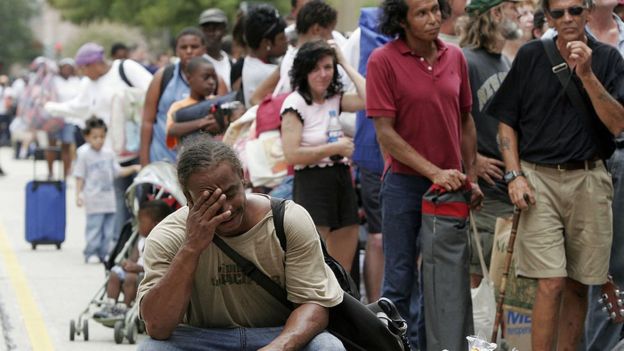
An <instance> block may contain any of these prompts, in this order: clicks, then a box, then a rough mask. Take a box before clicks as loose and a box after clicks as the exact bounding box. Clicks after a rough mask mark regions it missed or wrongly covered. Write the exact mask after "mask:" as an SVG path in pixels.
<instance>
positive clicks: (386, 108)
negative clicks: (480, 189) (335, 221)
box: [366, 39, 472, 175]
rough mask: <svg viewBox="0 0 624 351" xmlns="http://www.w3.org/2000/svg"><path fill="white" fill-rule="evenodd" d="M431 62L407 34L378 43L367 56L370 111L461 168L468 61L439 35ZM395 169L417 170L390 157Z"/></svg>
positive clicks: (440, 162) (423, 150)
mask: <svg viewBox="0 0 624 351" xmlns="http://www.w3.org/2000/svg"><path fill="white" fill-rule="evenodd" d="M436 45H437V46H438V56H437V58H436V62H435V63H434V64H433V65H429V63H427V61H426V60H425V59H423V58H422V57H419V56H417V55H416V54H414V53H412V51H411V50H410V48H409V47H408V46H407V43H406V42H405V40H403V39H396V40H393V41H391V42H389V43H388V44H386V45H384V46H382V47H380V48H377V49H376V50H375V51H374V52H373V53H372V54H371V56H370V59H369V61H368V68H367V76H366V113H367V116H369V117H372V118H379V117H390V118H394V119H395V123H394V129H395V130H396V131H397V133H398V134H399V135H400V136H401V137H402V138H403V139H404V140H405V141H407V143H409V144H410V145H411V146H412V147H413V148H414V149H415V150H416V151H418V153H420V154H421V155H422V156H423V157H424V158H426V159H427V160H429V162H431V163H433V164H434V165H436V166H438V167H440V168H442V169H458V170H461V169H462V167H461V134H462V128H461V125H462V124H461V113H467V112H470V109H471V106H472V95H471V93H470V79H469V77H468V66H467V64H466V59H465V58H464V55H463V54H462V52H461V50H460V49H459V48H458V47H456V46H454V45H449V44H445V43H443V42H442V41H441V40H439V39H437V40H436ZM390 166H391V167H392V171H393V172H395V173H403V174H412V175H418V173H417V172H416V171H415V170H413V169H412V168H410V167H408V166H406V165H404V164H402V163H401V162H399V161H397V160H395V159H393V158H392V156H391V164H390Z"/></svg>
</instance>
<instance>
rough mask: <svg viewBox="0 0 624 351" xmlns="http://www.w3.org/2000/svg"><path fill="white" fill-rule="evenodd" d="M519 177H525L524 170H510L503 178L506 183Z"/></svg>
mask: <svg viewBox="0 0 624 351" xmlns="http://www.w3.org/2000/svg"><path fill="white" fill-rule="evenodd" d="M518 177H524V172H522V171H509V172H507V173H505V175H504V176H503V180H504V181H505V183H507V184H509V183H511V182H512V181H513V180H514V179H516V178H518Z"/></svg>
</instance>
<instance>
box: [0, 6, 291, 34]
mask: <svg viewBox="0 0 624 351" xmlns="http://www.w3.org/2000/svg"><path fill="white" fill-rule="evenodd" d="M2 1H4V0H2ZM15 1H17V0H15ZM49 2H50V4H51V5H52V6H54V7H56V8H57V9H59V10H60V11H61V14H62V15H63V17H64V18H65V19H68V20H70V21H71V22H74V23H86V22H92V21H96V20H110V21H115V22H122V23H126V24H130V25H134V26H139V27H141V28H143V29H144V30H145V31H147V32H162V31H163V30H166V31H169V32H171V33H176V32H177V31H179V30H180V29H182V28H184V27H189V26H195V25H197V19H198V18H199V14H200V13H201V12H202V11H203V10H205V9H207V8H210V7H218V8H220V9H222V10H223V11H225V12H226V13H227V14H228V17H229V18H230V19H231V20H233V19H234V18H235V14H236V11H237V9H238V8H239V6H240V3H241V1H240V0H132V1H128V0H49ZM254 2H255V1H254ZM266 2H268V3H272V4H273V5H275V6H276V7H277V8H278V9H279V10H280V11H281V13H283V14H286V13H287V12H286V11H288V9H289V8H290V0H277V1H266Z"/></svg>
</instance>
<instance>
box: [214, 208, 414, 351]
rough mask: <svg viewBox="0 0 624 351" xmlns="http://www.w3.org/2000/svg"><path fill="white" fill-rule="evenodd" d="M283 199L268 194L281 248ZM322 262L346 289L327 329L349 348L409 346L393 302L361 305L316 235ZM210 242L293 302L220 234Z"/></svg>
mask: <svg viewBox="0 0 624 351" xmlns="http://www.w3.org/2000/svg"><path fill="white" fill-rule="evenodd" d="M285 211H286V200H284V199H278V198H273V197H272V198H271V212H272V213H273V224H274V225H275V233H276V235H277V237H278V239H279V242H280V246H281V247H282V249H283V250H284V251H286V249H287V247H288V245H287V244H288V243H287V240H286V233H285V231H284V214H285ZM319 240H320V241H321V247H322V250H323V258H324V260H325V264H327V265H328V266H329V268H330V269H331V270H332V272H334V275H335V276H336V279H337V280H338V283H339V284H340V286H341V287H342V289H343V290H344V291H345V292H346V294H344V295H343V300H342V302H341V303H340V304H338V305H337V306H334V307H331V308H329V324H328V326H327V330H328V331H329V332H330V333H331V334H333V335H334V336H336V337H337V338H338V339H340V341H341V342H342V343H343V345H344V346H345V348H346V349H347V350H349V351H352V350H353V351H367V350H371V351H372V350H374V351H406V350H410V345H409V341H408V340H407V323H406V322H405V320H404V319H403V318H402V317H401V316H400V315H399V312H398V310H397V309H396V307H395V306H394V304H393V303H392V302H391V301H390V300H388V299H386V298H381V299H380V300H379V301H377V302H374V303H371V304H369V305H364V304H362V303H361V302H360V301H359V291H358V289H357V286H356V285H355V283H354V282H353V279H351V276H350V275H349V274H348V273H347V272H346V271H345V269H344V268H343V267H342V266H341V265H340V263H338V261H336V260H335V259H334V258H332V257H331V256H330V255H329V254H328V253H327V249H326V248H325V244H324V243H323V240H322V239H321V237H320V235H319ZM213 243H214V244H215V245H217V247H219V249H221V251H223V252H224V253H225V254H226V255H227V256H228V257H230V258H231V259H232V260H233V261H234V262H236V264H237V265H239V266H240V267H241V268H242V271H243V272H245V274H246V275H247V276H249V277H250V278H251V279H252V280H254V281H255V282H256V283H257V284H258V285H260V286H261V287H262V288H263V289H265V290H266V291H267V292H269V293H270V294H271V295H272V296H273V297H275V298H276V299H277V300H278V301H280V302H281V303H282V304H283V305H284V306H286V307H287V308H288V309H293V305H292V303H291V302H290V301H288V299H287V294H286V290H285V289H284V288H282V287H281V286H280V285H279V284H277V283H276V282H275V281H274V280H272V279H271V278H269V277H268V276H267V275H266V274H264V273H262V271H260V270H259V269H258V268H257V267H256V266H255V265H254V264H253V263H251V262H250V261H249V260H247V259H246V258H244V257H242V256H241V255H240V254H238V252H236V251H234V249H232V248H231V247H230V246H229V245H227V244H226V243H225V242H224V241H223V240H222V239H221V238H220V237H219V236H217V235H215V236H214V238H213Z"/></svg>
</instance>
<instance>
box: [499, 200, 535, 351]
mask: <svg viewBox="0 0 624 351" xmlns="http://www.w3.org/2000/svg"><path fill="white" fill-rule="evenodd" d="M527 203H528V201H527ZM520 213H521V210H520V208H519V207H515V208H514V213H513V218H512V220H511V235H509V242H508V243H507V255H506V256H505V267H504V268H505V269H504V270H503V276H502V278H501V284H500V287H499V289H498V301H497V303H496V318H495V319H494V328H493V329H492V338H491V339H490V340H492V342H496V341H497V340H496V339H497V336H498V328H499V326H500V324H501V320H502V318H503V302H504V301H505V290H506V289H507V276H509V270H510V269H511V258H512V256H513V250H514V243H515V241H516V233H517V232H518V223H519V222H520Z"/></svg>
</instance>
